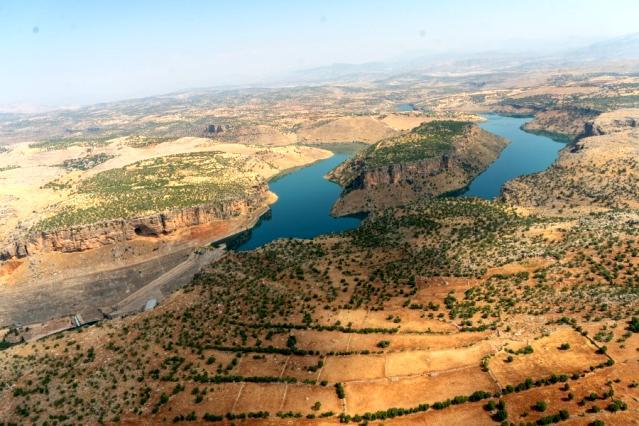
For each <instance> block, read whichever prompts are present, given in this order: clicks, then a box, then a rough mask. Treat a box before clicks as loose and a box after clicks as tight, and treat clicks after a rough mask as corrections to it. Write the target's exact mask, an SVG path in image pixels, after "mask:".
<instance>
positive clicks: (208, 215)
mask: <svg viewBox="0 0 639 426" xmlns="http://www.w3.org/2000/svg"><path fill="white" fill-rule="evenodd" d="M268 199H269V191H268V185H267V184H266V183H265V182H264V183H263V184H260V185H258V186H256V187H255V188H254V190H253V191H251V193H250V195H248V196H246V197H244V198H242V199H236V200H233V201H228V202H219V203H210V204H206V205H200V206H193V207H188V208H183V209H176V210H171V211H166V212H158V213H155V214H150V215H145V216H140V217H134V218H126V219H116V220H109V221H105V222H100V223H94V224H89V225H82V226H74V227H70V228H66V229H58V230H54V231H41V232H33V233H31V234H29V235H27V236H25V237H24V238H16V239H14V240H13V241H11V242H9V243H7V244H5V245H4V247H2V248H0V260H8V259H12V258H21V257H25V256H28V255H30V254H33V253H39V252H51V251H58V252H63V253H70V252H78V251H84V250H89V249H92V248H97V247H100V246H104V245H109V244H114V243H118V242H122V241H127V240H132V239H134V238H139V237H159V236H162V235H169V234H171V233H173V232H175V231H177V230H180V229H184V228H188V227H191V226H195V225H203V224H207V223H212V222H215V221H219V220H226V219H231V218H234V217H238V216H241V215H246V216H248V215H250V214H252V213H254V212H255V211H257V210H260V209H263V208H265V207H266V206H267V204H268Z"/></svg>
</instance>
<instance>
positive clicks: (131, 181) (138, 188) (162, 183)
mask: <svg viewBox="0 0 639 426" xmlns="http://www.w3.org/2000/svg"><path fill="white" fill-rule="evenodd" d="M244 161H245V160H244V159H243V158H242V157H240V156H236V155H231V154H224V153H221V152H205V153H190V154H178V155H172V156H167V157H160V158H154V159H150V160H143V161H139V162H137V163H133V164H130V165H128V166H126V167H123V168H119V169H112V170H107V171H104V172H101V173H98V174H97V175H95V176H93V177H91V178H89V179H86V180H84V181H82V182H80V184H79V185H78V186H77V188H75V190H74V191H73V193H72V199H71V202H70V203H69V204H67V205H66V206H65V207H63V208H62V209H61V210H60V211H59V212H58V213H56V214H55V215H53V216H51V217H49V218H47V219H44V220H42V221H41V222H39V223H38V224H37V225H36V229H37V230H50V229H57V228H64V227H68V226H73V225H81V224H89V223H95V222H98V221H104V220H110V219H118V218H127V217H134V216H136V215H141V214H144V213H149V212H161V211H166V210H171V209H176V208H185V207H192V206H196V205H202V204H209V203H222V202H226V201H230V200H235V199H238V198H242V197H244V196H246V195H247V193H248V192H249V190H250V188H251V187H253V186H254V185H255V184H256V183H257V180H256V179H255V178H252V177H247V175H243V174H237V171H238V170H239V171H246V170H245V169H246V167H245V164H244Z"/></svg>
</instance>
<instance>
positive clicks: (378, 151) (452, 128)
mask: <svg viewBox="0 0 639 426" xmlns="http://www.w3.org/2000/svg"><path fill="white" fill-rule="evenodd" d="M470 125H471V123H469V122H464V121H452V120H443V121H432V122H429V123H424V124H422V125H420V126H419V127H416V128H415V129H413V130H412V131H411V132H410V133H407V134H405V135H401V136H397V137H393V138H391V139H387V140H384V141H381V142H379V143H378V144H375V145H373V146H371V147H370V148H368V149H367V150H366V151H365V152H364V153H363V158H364V161H365V162H366V164H367V167H368V168H377V167H382V166H386V165H389V164H402V163H410V162H413V161H419V160H424V159H428V158H433V157H436V156H438V155H442V154H444V153H446V152H448V151H450V149H451V148H452V142H453V140H454V139H455V138H456V137H458V136H460V135H461V134H463V133H464V132H465V131H466V130H467V129H468V127H470Z"/></svg>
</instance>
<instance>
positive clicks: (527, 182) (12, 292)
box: [0, 67, 639, 425]
mask: <svg viewBox="0 0 639 426" xmlns="http://www.w3.org/2000/svg"><path fill="white" fill-rule="evenodd" d="M638 82H639V77H638V76H637V74H636V73H632V72H628V73H625V74H617V73H613V72H610V73H608V74H606V73H598V72H594V71H592V70H591V69H589V68H588V67H583V68H579V69H563V70H559V71H556V72H553V73H548V71H547V70H545V69H539V68H533V69H529V70H526V71H522V72H519V73H511V72H504V71H495V70H493V71H492V72H488V71H486V73H484V74H479V75H478V74H468V75H465V74H464V75H456V76H414V75H406V76H396V77H395V78H393V79H389V80H388V81H384V80H376V81H374V82H366V83H363V82H360V83H357V84H345V83H330V84H325V85H317V86H308V87H305V86H300V87H296V88H291V87H286V88H279V89H242V90H239V89H238V90H234V91H229V92H219V91H214V92H209V91H203V92H199V93H196V92H188V93H183V94H181V95H166V96H162V97H156V98H149V99H142V100H132V101H126V102H120V103H114V104H103V105H98V106H93V107H86V108H85V109H84V110H77V111H74V112H72V113H66V114H63V113H62V112H51V113H45V114H36V115H33V116H29V117H28V120H27V117H20V116H11V117H9V118H6V119H4V120H3V121H2V125H1V126H0V134H1V135H4V137H5V140H6V141H9V142H11V143H7V144H6V148H4V149H3V150H2V152H1V153H0V179H2V182H3V183H4V184H5V185H3V186H2V189H0V191H1V192H0V197H2V200H3V204H2V212H1V213H0V214H2V217H3V219H4V220H3V221H2V227H1V228H0V231H1V234H0V235H1V236H2V240H3V241H4V244H3V245H2V247H3V249H2V250H1V251H0V256H1V258H2V262H1V263H0V271H1V272H0V279H1V280H2V282H1V283H0V298H1V299H0V300H1V302H0V324H2V325H3V326H4V327H5V328H4V329H3V330H2V337H3V340H2V343H1V344H2V348H3V350H0V400H2V401H3V404H0V421H6V422H15V423H37V424H44V423H45V422H46V423H47V424H54V423H56V424H67V423H81V424H100V423H104V424H122V423H124V424H167V423H182V422H184V423H187V422H195V423H208V422H220V423H223V424H337V423H355V424H362V423H375V424H381V423H383V424H442V425H444V424H486V425H491V424H503V422H506V424H511V423H512V424H550V423H558V422H562V423H565V424H575V425H582V424H600V423H596V422H597V421H601V422H604V423H605V424H633V422H634V421H635V419H636V415H637V411H638V410H639V403H638V402H637V401H639V393H638V391H637V386H638V383H637V366H636V363H637V361H639V357H638V356H637V348H638V347H639V340H638V339H639V337H637V334H638V333H639V319H638V318H639V303H638V302H639V298H638V297H637V291H638V290H637V289H639V282H638V279H637V277H638V274H637V272H638V271H639V269H638V268H639V255H638V253H639V239H638V238H637V234H638V232H639V228H638V227H637V224H639V213H638V212H637V210H636V208H637V200H636V196H635V195H636V194H635V192H636V186H637V185H636V183H637V182H636V175H637V173H636V170H635V169H636V161H635V160H636V147H637V141H639V135H637V122H638V120H639V115H638V114H637V108H638V107H639V105H636V99H635V97H636V96H637V90H639V89H638V88H639V86H638ZM184 99H188V100H189V102H185V101H184ZM408 104H410V105H412V107H411V108H398V105H408ZM398 110H399V111H398ZM402 110H405V111H403V112H402ZM211 126H213V127H211ZM89 128H90V129H92V130H90V131H89V130H88V129H89ZM45 135H46V136H45ZM549 137H552V138H553V139H555V140H560V141H561V142H556V141H553V140H551V139H550V138H549ZM354 213H366V215H365V216H363V215H360V216H357V217H354V216H351V215H352V214H354ZM229 237H231V238H230V239H229ZM211 243H214V244H213V246H211ZM152 300H153V301H154V302H155V303H151V304H150V305H149V306H148V309H146V307H145V303H148V302H150V301H152ZM107 317H111V319H107ZM78 318H81V319H82V320H83V321H82V322H81V324H80V325H81V326H80V327H76V325H77V324H76V325H74V324H72V323H70V321H75V320H78ZM78 321H79V320H78ZM34 323H45V325H42V324H34ZM65 330H66V331H65ZM22 340H27V341H26V342H23V341H22Z"/></svg>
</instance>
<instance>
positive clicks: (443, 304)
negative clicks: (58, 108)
mask: <svg viewBox="0 0 639 426" xmlns="http://www.w3.org/2000/svg"><path fill="white" fill-rule="evenodd" d="M633 220H636V215H633V214H631V213H629V212H608V213H605V214H598V215H591V216H586V217H583V218H581V219H580V220H578V221H577V222H575V221H574V220H570V221H569V220H567V219H563V218H556V217H542V216H530V215H527V216H523V215H521V214H520V213H518V212H517V211H515V210H514V209H512V208H511V207H508V206H506V205H503V204H501V203H499V202H487V201H479V200H466V199H448V200H430V201H423V202H417V203H413V204H411V205H408V206H405V207H401V208H395V209H390V210H388V211H386V212H385V213H384V214H380V215H375V216H372V217H370V218H369V219H368V220H367V221H365V222H364V223H363V225H362V226H361V227H360V228H358V229H356V230H353V231H349V232H347V233H345V234H342V235H332V236H326V237H320V238H316V239H314V240H308V241H304V240H279V241H276V242H273V243H271V244H269V245H267V246H265V247H263V248H261V249H258V250H256V251H253V252H242V253H232V254H229V255H228V256H227V257H225V258H224V259H222V260H221V261H219V262H217V263H215V264H213V265H211V266H210V267H209V268H208V269H207V270H206V271H205V272H203V273H202V274H200V275H199V276H197V277H196V278H195V279H194V281H193V283H192V284H191V285H190V286H189V287H187V288H186V289H184V290H182V291H179V292H178V293H176V294H174V295H173V296H172V297H171V298H170V299H169V300H168V301H167V302H166V303H164V304H162V305H161V306H160V307H159V308H158V309H156V310H154V311H152V312H147V313H144V314H141V315H138V316H134V317H131V318H125V319H122V320H118V321H110V322H105V323H100V324H98V325H97V326H93V327H90V328H87V329H83V330H82V329H81V330H80V331H79V332H72V333H64V334H60V335H58V336H54V337H49V338H47V339H44V340H41V341H38V342H35V343H30V344H28V345H22V346H17V347H15V348H12V349H10V350H9V351H3V352H0V358H1V360H2V363H1V365H2V367H0V383H1V385H0V386H2V388H3V390H2V397H3V398H5V399H6V400H7V401H8V402H9V403H8V404H6V405H5V406H4V407H3V408H2V409H1V410H0V416H2V417H3V418H14V419H16V420H20V419H23V420H24V419H28V420H29V421H34V422H41V421H43V420H45V419H46V418H48V419H57V420H59V421H67V422H68V421H70V422H84V421H90V422H92V421H100V420H101V421H105V422H119V421H138V420H141V419H149V421H152V422H171V421H176V422H181V421H188V420H197V421H200V420H208V421H226V422H230V421H239V420H242V419H247V420H246V421H249V420H250V422H259V421H266V420H268V419H270V420H269V421H275V420H286V419H289V420H291V421H296V422H297V421H301V420H302V419H303V420H304V421H307V422H310V423H320V424H321V423H339V422H342V423H348V422H354V423H359V422H362V421H366V420H368V421H373V420H375V421H380V422H390V423H394V422H397V423H398V424H402V422H405V423H407V424H410V423H411V422H417V421H422V419H423V420H424V421H427V419H437V420H436V421H442V422H445V421H447V420H446V419H449V420H450V419H469V418H473V419H474V420H473V423H477V424H496V423H501V422H502V421H503V420H504V419H506V420H509V421H513V422H516V423H520V422H523V423H524V424H526V423H528V422H533V423H536V422H542V424H545V423H543V422H547V421H548V422H554V421H555V420H557V421H567V422H570V421H576V422H577V423H576V424H582V423H583V422H585V423H586V424H587V423H588V422H591V421H594V420H595V419H602V420H603V421H605V422H606V424H608V423H609V422H613V423H612V424H614V421H615V420H614V419H620V421H622V420H621V419H623V418H624V417H623V416H625V415H626V414H627V413H630V412H632V410H634V409H635V406H636V402H635V401H634V399H633V398H634V396H633V395H635V390H634V389H635V386H636V383H635V380H634V379H633V376H634V373H633V371H634V369H635V368H636V367H635V366H634V363H636V362H637V359H638V358H637V347H636V346H637V343H638V342H639V340H637V339H636V338H635V336H636V333H637V332H639V325H637V324H639V319H636V318H635V319H633V318H634V317H636V316H637V315H638V314H639V303H638V302H639V300H638V298H637V292H636V288H637V287H636V276H635V274H634V271H635V268H636V266H635V265H636V264H639V260H638V259H639V258H638V257H637V256H638V255H637V250H639V246H637V239H636V238H637V232H639V231H638V230H637V229H636V227H632V226H628V223H630V222H631V221H633ZM542 229H546V230H547V231H548V232H549V233H550V232H554V234H552V235H553V238H545V237H544V236H543V235H545V234H544V233H542V232H540V231H539V230H542ZM557 230H562V231H561V232H557ZM621 230H623V232H620V231H621ZM516 248H519V249H518V250H516ZM606 271H608V272H606ZM611 271H614V272H611ZM420 321H423V324H421V326H420ZM427 324H429V326H428V327H425V326H426V325H427ZM633 324H635V325H633ZM9 384H13V385H12V386H10V385H9ZM96 389H97V390H99V391H100V392H101V394H103V395H104V396H105V398H100V399H95V397H94V396H93V395H95V392H96ZM611 390H613V391H614V392H611ZM593 394H596V395H594V396H593ZM92 399H93V400H92ZM582 402H583V403H582ZM593 406H597V407H598V408H597V409H594V408H592V407H593ZM49 416H52V417H49ZM433 421H435V420H433ZM451 421H452V420H451Z"/></svg>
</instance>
